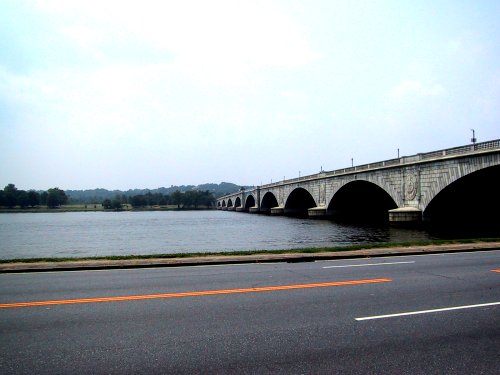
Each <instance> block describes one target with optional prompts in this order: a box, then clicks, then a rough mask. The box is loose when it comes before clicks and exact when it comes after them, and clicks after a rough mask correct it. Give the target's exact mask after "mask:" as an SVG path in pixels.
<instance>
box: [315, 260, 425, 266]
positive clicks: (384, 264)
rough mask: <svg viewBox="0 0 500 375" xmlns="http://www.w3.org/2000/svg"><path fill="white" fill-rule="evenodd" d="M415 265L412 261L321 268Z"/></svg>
mask: <svg viewBox="0 0 500 375" xmlns="http://www.w3.org/2000/svg"><path fill="white" fill-rule="evenodd" d="M411 263H415V261H414V260H412V261H410V262H385V263H364V264H348V265H344V266H326V267H323V268H347V267H368V266H386V265H391V264H411Z"/></svg>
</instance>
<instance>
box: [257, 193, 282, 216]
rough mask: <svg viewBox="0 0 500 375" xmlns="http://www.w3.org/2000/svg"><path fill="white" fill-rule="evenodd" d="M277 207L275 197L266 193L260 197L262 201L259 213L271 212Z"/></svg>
mask: <svg viewBox="0 0 500 375" xmlns="http://www.w3.org/2000/svg"><path fill="white" fill-rule="evenodd" d="M277 206H278V200H277V199H276V196H275V195H274V194H273V193H271V192H270V191H268V192H267V193H265V194H264V196H263V197H262V201H261V202H260V211H261V212H271V208H273V207H277Z"/></svg>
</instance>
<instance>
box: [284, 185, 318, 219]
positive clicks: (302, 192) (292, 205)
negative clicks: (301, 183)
mask: <svg viewBox="0 0 500 375" xmlns="http://www.w3.org/2000/svg"><path fill="white" fill-rule="evenodd" d="M316 206H317V204H316V201H315V200H314V198H313V196H312V195H311V193H310V192H309V191H308V190H306V189H304V188H302V187H299V188H295V189H294V190H293V191H292V192H291V193H290V195H288V198H287V199H286V203H285V214H286V215H291V216H307V210H308V209H309V208H313V207H316Z"/></svg>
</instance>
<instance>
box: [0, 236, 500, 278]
mask: <svg viewBox="0 0 500 375" xmlns="http://www.w3.org/2000/svg"><path fill="white" fill-rule="evenodd" d="M489 250H500V242H477V243H471V244H449V245H427V246H408V247H392V248H377V249H365V250H350V251H336V252H321V253H293V252H291V253H285V254H254V255H227V256H224V255H220V256H197V257H186V258H151V259H126V260H81V261H67V262H66V261H65V262H36V263H28V262H27V263H21V262H20V263H0V273H23V272H54V271H85V270H104V269H133V268H157V267H187V266H208V265H224V264H228V265H229V264H248V263H275V262H287V263H298V262H314V261H317V260H335V259H338V260H341V259H356V258H375V257H384V256H400V255H401V256H402V255H424V254H441V253H457V252H470V251H489ZM291 251H292V250H291Z"/></svg>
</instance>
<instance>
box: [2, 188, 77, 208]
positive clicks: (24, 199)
mask: <svg viewBox="0 0 500 375" xmlns="http://www.w3.org/2000/svg"><path fill="white" fill-rule="evenodd" d="M67 202H68V196H67V195H66V193H65V192H64V191H63V190H61V189H59V188H57V187H55V188H51V189H49V190H47V191H42V192H38V191H35V190H28V191H26V190H20V189H18V188H16V186H15V185H14V184H8V185H7V186H5V188H4V189H3V190H0V206H2V207H7V208H14V207H20V208H27V207H36V206H40V205H42V206H47V207H48V208H56V207H59V206H61V205H63V204H66V203H67Z"/></svg>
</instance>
